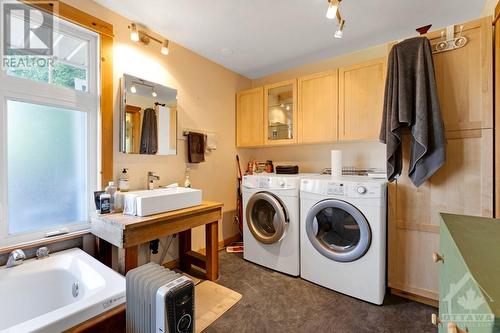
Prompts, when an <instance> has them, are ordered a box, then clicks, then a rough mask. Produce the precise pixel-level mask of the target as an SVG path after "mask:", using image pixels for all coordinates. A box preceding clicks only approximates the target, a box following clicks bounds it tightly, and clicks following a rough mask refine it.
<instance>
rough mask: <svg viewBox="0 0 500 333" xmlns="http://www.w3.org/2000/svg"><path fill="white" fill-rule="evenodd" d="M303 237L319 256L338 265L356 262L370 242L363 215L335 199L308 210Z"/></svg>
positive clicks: (369, 234)
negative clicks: (304, 235)
mask: <svg viewBox="0 0 500 333" xmlns="http://www.w3.org/2000/svg"><path fill="white" fill-rule="evenodd" d="M306 234H307V237H308V238H309V241H310V242H311V244H312V245H313V246H314V248H315V249H316V250H317V251H318V252H319V253H321V254H322V255H324V256H325V257H327V258H329V259H331V260H335V261H339V262H352V261H355V260H358V259H359V258H361V257H362V256H363V255H364V254H365V253H366V251H368V248H369V247H370V242H371V231H370V226H369V224H368V221H367V220H366V218H365V216H364V215H363V214H362V213H361V212H360V211H359V210H358V209H357V208H356V207H354V206H353V205H351V204H349V203H347V202H345V201H342V200H336V199H327V200H323V201H320V202H318V203H317V204H315V205H314V206H313V207H312V208H311V209H310V210H309V212H308V213H307V216H306Z"/></svg>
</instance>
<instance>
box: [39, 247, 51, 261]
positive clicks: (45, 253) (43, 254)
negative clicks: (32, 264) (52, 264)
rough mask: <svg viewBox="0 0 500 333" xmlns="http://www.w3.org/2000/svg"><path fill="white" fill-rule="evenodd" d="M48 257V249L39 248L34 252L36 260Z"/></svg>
mask: <svg viewBox="0 0 500 333" xmlns="http://www.w3.org/2000/svg"><path fill="white" fill-rule="evenodd" d="M48 257H49V249H48V248H47V247H45V246H43V247H41V248H39V249H38V250H36V258H37V259H44V258H48Z"/></svg>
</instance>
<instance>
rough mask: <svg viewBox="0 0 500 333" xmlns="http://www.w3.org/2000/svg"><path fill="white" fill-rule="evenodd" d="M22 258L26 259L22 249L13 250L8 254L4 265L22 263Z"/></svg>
mask: <svg viewBox="0 0 500 333" xmlns="http://www.w3.org/2000/svg"><path fill="white" fill-rule="evenodd" d="M24 259H26V255H25V254H24V251H23V250H21V249H17V250H14V251H12V252H11V253H10V254H9V259H8V260H7V265H5V267H6V268H9V267H14V266H19V265H21V264H22V263H23V260H24Z"/></svg>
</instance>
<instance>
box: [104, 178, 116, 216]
mask: <svg viewBox="0 0 500 333" xmlns="http://www.w3.org/2000/svg"><path fill="white" fill-rule="evenodd" d="M104 192H105V193H106V194H109V196H110V198H109V211H110V213H114V212H115V193H116V187H115V182H109V183H108V186H106V188H105V189H104Z"/></svg>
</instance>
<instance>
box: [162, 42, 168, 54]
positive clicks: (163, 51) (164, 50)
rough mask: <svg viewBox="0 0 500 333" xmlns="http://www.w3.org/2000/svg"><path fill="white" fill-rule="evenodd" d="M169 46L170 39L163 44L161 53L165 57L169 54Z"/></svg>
mask: <svg viewBox="0 0 500 333" xmlns="http://www.w3.org/2000/svg"><path fill="white" fill-rule="evenodd" d="M168 44H169V42H168V39H165V40H164V41H163V42H162V43H161V53H162V54H164V55H168V52H169V49H168Z"/></svg>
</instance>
